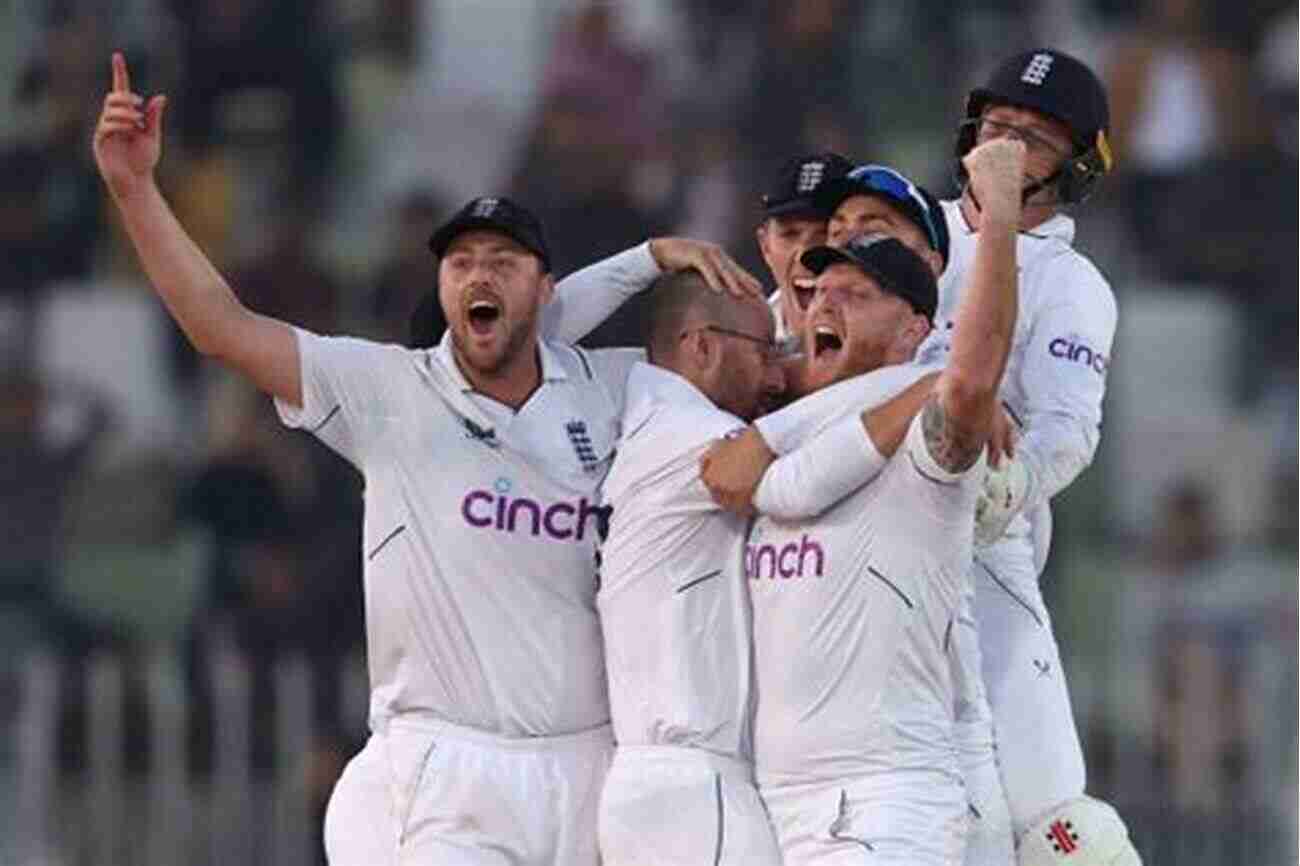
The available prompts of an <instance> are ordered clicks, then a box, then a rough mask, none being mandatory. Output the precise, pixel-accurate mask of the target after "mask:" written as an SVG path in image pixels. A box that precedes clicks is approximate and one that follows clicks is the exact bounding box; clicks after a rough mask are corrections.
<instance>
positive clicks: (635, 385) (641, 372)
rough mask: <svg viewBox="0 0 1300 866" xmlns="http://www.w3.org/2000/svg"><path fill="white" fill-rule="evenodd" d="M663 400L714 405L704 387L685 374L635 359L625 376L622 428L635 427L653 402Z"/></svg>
mask: <svg viewBox="0 0 1300 866" xmlns="http://www.w3.org/2000/svg"><path fill="white" fill-rule="evenodd" d="M664 403H671V404H673V405H678V406H681V405H691V404H694V405H697V406H704V407H707V408H709V409H716V408H717V407H716V406H715V405H714V404H713V401H712V400H710V399H709V398H708V397H706V396H705V395H704V392H703V391H701V390H700V389H699V388H697V387H695V386H694V385H692V384H691V383H690V381H689V380H687V379H686V378H685V377H683V376H680V375H678V374H677V373H674V372H673V371H672V370H665V369H664V368H663V367H656V366H655V365H654V364H650V363H647V362H646V361H637V362H636V363H635V364H633V365H632V371H631V372H630V373H628V377H627V409H626V411H625V412H624V420H625V424H624V426H623V429H624V430H632V429H634V428H636V427H637V426H638V425H639V424H640V423H641V422H642V421H644V420H645V419H646V418H647V417H648V416H649V415H650V413H651V412H653V411H654V409H655V407H656V406H659V405H662V404H664Z"/></svg>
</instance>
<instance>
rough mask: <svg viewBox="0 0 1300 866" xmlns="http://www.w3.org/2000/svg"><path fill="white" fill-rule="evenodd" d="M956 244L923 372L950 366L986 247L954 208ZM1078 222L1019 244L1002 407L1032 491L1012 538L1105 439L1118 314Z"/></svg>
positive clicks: (1060, 222) (947, 211) (948, 208)
mask: <svg viewBox="0 0 1300 866" xmlns="http://www.w3.org/2000/svg"><path fill="white" fill-rule="evenodd" d="M943 210H944V216H945V217H946V218H947V220H948V233H949V235H950V236H951V244H950V247H949V254H948V267H947V269H946V270H945V271H944V272H943V276H942V277H940V279H939V306H938V310H937V312H936V313H935V317H934V325H935V327H934V331H933V332H932V333H931V335H930V337H929V339H927V340H926V342H925V343H924V344H923V345H922V347H921V349H920V351H919V352H918V355H917V357H918V359H919V360H920V361H921V362H922V363H932V364H944V363H946V360H947V353H948V351H949V350H950V348H951V346H952V334H953V328H954V318H955V316H956V313H957V308H958V306H959V305H960V303H961V299H962V294H963V292H964V290H965V286H966V282H967V278H968V276H969V274H970V272H971V269H972V268H973V266H974V264H975V243H976V240H977V239H978V238H979V234H978V233H977V232H973V231H971V229H970V226H968V225H967V224H966V218H965V217H964V216H962V213H961V207H960V206H959V204H958V203H957V202H955V201H945V202H943ZM1073 240H1074V220H1072V219H1070V218H1069V217H1067V216H1064V215H1060V214H1058V215H1057V216H1054V217H1052V218H1051V219H1050V220H1048V221H1047V222H1045V223H1043V224H1042V225H1040V226H1038V227H1037V228H1035V229H1034V230H1033V231H1029V232H1021V233H1020V234H1019V236H1018V240H1017V243H1016V261H1017V262H1018V263H1019V267H1020V306H1019V313H1018V315H1017V319H1016V331H1015V336H1014V337H1013V341H1012V346H1011V354H1010V356H1008V358H1007V370H1006V374H1005V376H1004V377H1003V380H1002V398H1003V400H1004V401H1005V402H1006V404H1007V406H1008V407H1009V408H1010V409H1011V411H1012V412H1014V413H1015V416H1016V418H1017V420H1018V421H1019V422H1020V423H1021V425H1022V427H1023V430H1022V434H1021V439H1020V442H1019V444H1018V445H1017V448H1016V457H1017V459H1018V460H1020V461H1021V462H1023V463H1024V464H1025V467H1026V468H1027V469H1028V470H1029V474H1030V477H1031V479H1032V480H1031V489H1030V492H1029V494H1028V496H1027V498H1026V502H1025V506H1024V511H1023V512H1022V515H1021V516H1019V517H1017V518H1016V519H1015V520H1014V521H1012V523H1011V525H1010V526H1009V527H1008V529H1007V535H1008V536H1011V537H1013V538H1015V537H1023V536H1026V535H1028V533H1029V523H1028V521H1027V520H1026V516H1027V515H1030V514H1031V512H1033V510H1034V509H1035V508H1036V507H1038V506H1040V505H1044V504H1045V503H1046V502H1047V500H1048V499H1050V498H1051V497H1052V496H1055V495H1056V494H1057V493H1059V492H1060V491H1061V490H1063V489H1065V487H1067V486H1068V485H1069V484H1070V482H1072V481H1073V480H1074V479H1075V477H1077V476H1078V474H1079V473H1080V472H1082V471H1083V470H1084V468H1086V467H1087V466H1088V464H1089V463H1091V462H1092V458H1093V455H1094V454H1095V453H1096V450H1097V442H1098V440H1099V438H1100V435H1101V403H1102V397H1103V396H1104V395H1105V392H1106V368H1107V366H1108V365H1109V363H1110V353H1111V343H1112V341H1113V339H1114V336H1115V323H1116V318H1117V310H1116V307H1115V296H1114V294H1112V292H1111V290H1110V284H1109V283H1107V282H1106V278H1105V277H1103V276H1102V275H1101V273H1100V272H1098V270H1097V268H1096V267H1094V266H1093V264H1092V262H1090V261H1089V260H1088V259H1087V258H1086V257H1084V256H1083V255H1081V254H1079V253H1078V252H1077V251H1076V250H1075V249H1074V248H1073V247H1072V246H1071V243H1072V242H1073Z"/></svg>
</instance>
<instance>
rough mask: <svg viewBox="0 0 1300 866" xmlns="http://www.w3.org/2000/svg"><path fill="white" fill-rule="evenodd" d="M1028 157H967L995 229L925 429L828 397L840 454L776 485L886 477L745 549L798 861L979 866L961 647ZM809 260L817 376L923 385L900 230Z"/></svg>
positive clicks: (786, 846)
mask: <svg viewBox="0 0 1300 866" xmlns="http://www.w3.org/2000/svg"><path fill="white" fill-rule="evenodd" d="M1023 159H1024V147H1023V145H1021V144H1019V143H1018V142H1008V141H1000V142H995V143H993V145H992V146H990V147H982V148H979V149H977V150H976V151H974V152H972V153H971V154H970V155H969V156H968V159H967V163H968V166H969V168H970V171H971V177H972V183H973V184H974V185H975V186H976V187H977V189H978V190H979V192H980V194H981V197H982V198H983V200H985V202H986V208H987V209H988V213H989V223H988V232H987V233H986V234H985V235H984V236H983V237H981V239H980V251H979V254H978V260H977V265H976V270H975V271H974V273H973V274H972V277H971V280H972V284H971V286H970V287H969V293H968V297H967V302H966V304H965V305H964V306H963V308H962V309H961V311H960V313H959V317H960V319H959V322H958V326H957V336H956V339H955V345H954V351H953V355H952V357H951V359H950V360H949V363H948V365H947V367H946V368H945V369H944V370H943V371H942V372H941V373H939V374H938V377H937V379H936V380H935V381H934V382H933V385H932V393H931V386H930V384H929V383H917V386H918V387H923V390H922V391H921V392H920V394H921V395H922V396H923V397H924V400H923V405H924V408H923V409H922V410H921V412H920V414H919V416H917V417H913V413H914V412H915V410H916V408H917V406H918V405H921V404H919V403H913V404H912V406H911V407H910V411H909V410H907V409H903V410H900V409H899V407H898V404H897V401H892V402H891V403H889V404H885V405H884V406H877V407H876V408H873V409H869V410H868V411H866V412H863V413H862V415H861V417H858V410H859V408H860V407H861V403H858V404H857V405H856V406H854V405H853V404H852V403H851V402H850V401H847V400H845V399H844V398H843V396H841V395H839V394H832V395H831V399H829V400H820V401H818V399H817V398H819V397H821V396H822V395H821V394H815V395H813V397H812V398H809V399H810V400H812V401H813V402H814V403H815V404H816V409H817V411H820V412H823V414H824V413H825V409H826V408H827V407H829V408H830V409H831V410H832V411H831V412H830V413H829V416H826V415H825V414H824V420H825V422H826V424H827V425H828V426H827V427H826V429H825V431H824V432H823V433H822V437H829V438H826V439H825V441H827V442H828V443H829V445H830V447H829V448H828V449H827V451H826V452H825V454H826V456H825V458H824V459H822V460H820V461H817V460H814V461H813V462H812V464H811V465H809V464H808V463H806V462H803V463H800V462H796V463H794V464H793V465H794V466H795V467H797V468H798V471H796V472H793V473H791V472H785V471H783V470H785V469H786V468H787V467H789V466H790V465H792V464H791V462H790V461H791V460H792V459H793V458H796V457H798V455H791V456H788V457H784V458H782V459H781V460H778V461H777V462H776V463H775V464H773V465H772V467H771V468H770V469H769V471H768V473H767V474H766V475H765V476H764V482H763V483H764V484H765V485H766V484H768V483H769V479H768V476H772V477H773V478H781V477H790V478H795V479H803V483H808V481H809V479H812V480H813V482H814V483H817V484H820V483H823V482H822V479H826V480H831V481H833V480H835V479H836V477H837V476H842V475H852V474H857V473H858V471H859V470H860V468H861V467H862V466H863V465H867V466H870V465H872V464H876V473H877V477H876V478H875V480H874V481H873V482H872V483H871V484H869V485H867V486H865V487H860V488H858V489H856V490H855V491H853V492H851V493H849V494H848V495H847V496H846V497H845V498H843V499H842V500H841V501H840V502H839V503H838V504H837V505H835V506H834V507H833V508H832V509H830V510H829V511H827V512H826V513H825V514H823V515H822V516H821V517H820V518H817V519H815V520H792V521H784V520H779V519H774V518H771V517H768V516H765V515H762V514H760V516H759V517H758V518H757V520H756V523H755V526H754V530H753V531H752V532H751V537H750V544H749V546H748V548H747V551H746V572H747V574H748V576H749V578H750V580H749V583H750V590H751V597H752V600H753V605H754V645H755V670H756V674H757V677H756V688H757V693H758V703H757V712H756V717H755V762H756V771H757V778H758V782H759V786H760V791H761V793H762V795H763V798H764V800H765V802H766V803H767V805H768V809H769V811H770V813H771V815H772V819H773V822H774V825H775V828H776V831H777V837H778V840H779V841H780V844H781V848H782V854H783V857H784V859H785V862H786V863H787V864H812V863H839V862H843V863H850V862H853V863H856V862H863V858H864V855H867V856H868V857H869V859H870V860H871V862H880V863H908V864H929V863H935V864H940V863H941V864H958V863H960V862H961V858H962V853H963V847H964V842H965V836H966V820H967V818H966V816H967V809H968V805H967V801H966V796H965V792H964V790H963V786H962V782H961V775H960V772H959V769H958V763H957V758H956V754H955V746H954V739H953V736H954V734H953V708H954V701H955V692H954V686H953V682H952V673H951V670H952V667H951V662H950V659H949V655H948V654H949V652H950V646H949V641H950V635H951V633H952V630H953V626H954V620H955V618H956V616H957V613H958V609H959V603H960V597H961V592H962V585H963V583H964V582H965V580H966V575H967V573H968V569H969V557H970V548H971V541H972V534H973V524H974V508H975V500H976V496H977V494H978V492H979V489H980V486H981V484H982V464H981V463H980V457H981V455H982V453H983V451H984V447H985V443H986V441H987V438H988V434H989V431H990V430H991V428H992V424H993V420H994V415H995V413H996V412H997V411H998V405H997V388H998V385H999V382H1000V379H1001V375H1002V369H1003V365H1004V363H1005V359H1006V356H1007V353H1008V352H1009V350H1010V340H1011V334H1012V332H1013V330H1014V324H1015V316H1016V295H1015V282H1016V272H1015V243H1014V238H1015V226H1016V224H1017V221H1018V217H1019V210H1020V199H1019V190H1020V187H1021V177H1022V165H1023ZM803 258H804V263H805V264H806V265H807V267H808V268H809V269H810V270H811V271H812V272H813V273H814V274H816V275H817V281H816V294H815V296H814V300H813V303H812V305H811V306H810V308H809V310H808V315H807V323H806V325H805V332H804V344H805V365H806V367H807V370H806V373H805V376H804V380H803V381H804V382H805V383H807V384H808V385H809V386H810V387H812V388H814V389H818V388H826V387H827V386H831V385H833V384H834V383H837V382H840V383H843V384H845V385H850V384H856V383H853V382H852V379H853V377H861V374H864V373H868V372H870V371H879V373H878V374H877V376H878V377H879V376H880V375H886V376H891V377H897V376H898V375H899V374H900V373H901V374H902V375H907V376H911V377H912V378H913V379H914V380H915V379H920V378H921V377H922V376H923V374H924V371H923V370H921V369H920V368H918V367H916V366H915V365H911V364H909V363H908V362H910V361H911V359H912V357H913V355H914V353H915V350H916V349H917V347H918V346H919V345H920V344H921V342H922V341H923V340H924V339H925V338H926V337H927V336H928V333H929V329H930V317H931V316H932V315H933V313H934V309H935V305H936V303H937V288H936V286H935V281H934V275H933V273H932V272H931V270H930V268H929V267H928V266H927V265H926V264H925V262H924V261H922V259H921V258H920V257H918V256H917V255H916V254H915V253H913V252H912V251H911V250H909V249H908V248H907V247H906V246H905V245H904V244H902V243H901V242H900V241H898V240H896V239H894V238H890V237H887V236H884V235H868V236H865V237H860V238H855V239H853V240H851V241H850V242H849V243H848V244H847V245H846V246H844V247H842V248H831V247H819V248H816V249H814V250H811V251H809V252H807V253H805V254H804V256H803ZM886 368H892V369H886ZM862 378H870V377H862ZM801 402H802V401H801ZM799 406H800V404H799V403H796V404H794V405H793V406H791V407H788V408H787V409H786V410H784V411H783V413H781V414H786V413H789V412H791V411H794V410H797V409H798V408H799ZM846 415H847V416H848V417H847V418H845V416H846ZM835 422H840V423H835ZM846 425H847V426H846ZM819 438H821V437H819ZM706 470H707V459H706ZM787 486H789V485H787ZM763 496H764V493H763V488H762V486H760V498H762V497H763ZM777 498H778V499H780V498H781V497H779V496H778V497H777ZM765 507H767V506H766V505H765V504H760V510H762V509H763V508H765Z"/></svg>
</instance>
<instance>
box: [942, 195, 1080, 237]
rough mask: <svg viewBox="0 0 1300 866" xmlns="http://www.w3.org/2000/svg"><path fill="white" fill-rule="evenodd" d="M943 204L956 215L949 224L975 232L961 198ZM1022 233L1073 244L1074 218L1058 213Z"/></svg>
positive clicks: (965, 232)
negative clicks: (965, 212)
mask: <svg viewBox="0 0 1300 866" xmlns="http://www.w3.org/2000/svg"><path fill="white" fill-rule="evenodd" d="M943 206H944V207H945V208H948V209H950V211H951V212H952V213H953V214H954V216H955V219H953V220H949V222H948V224H949V226H952V225H956V226H957V227H958V228H960V229H961V231H962V233H963V234H967V235H973V234H975V231H974V230H973V229H972V228H971V227H970V224H969V223H967V222H966V215H965V214H964V213H962V212H961V199H952V200H949V201H945V202H944V203H943ZM1020 234H1021V235H1023V236H1025V237H1031V238H1037V239H1039V240H1045V239H1047V238H1052V239H1054V240H1059V241H1061V242H1062V243H1065V244H1072V243H1074V220H1073V219H1072V218H1070V217H1068V216H1066V215H1065V214H1063V213H1058V214H1056V215H1055V216H1053V217H1052V218H1051V219H1049V220H1048V221H1047V222H1045V223H1042V224H1040V225H1038V226H1035V227H1034V228H1032V229H1030V230H1029V231H1022V232H1020Z"/></svg>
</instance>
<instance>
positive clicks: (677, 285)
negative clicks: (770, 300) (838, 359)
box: [646, 271, 785, 420]
mask: <svg viewBox="0 0 1300 866" xmlns="http://www.w3.org/2000/svg"><path fill="white" fill-rule="evenodd" d="M647 295H648V296H649V299H650V308H649V314H648V315H647V317H646V324H647V328H648V332H647V334H646V350H647V352H648V353H649V356H650V361H651V363H653V364H656V365H658V366H660V367H663V368H664V369H666V370H671V371H672V372H674V373H676V374H678V375H679V376H681V377H682V378H684V379H686V380H687V381H689V382H690V383H691V384H693V385H695V387H696V388H698V389H699V390H700V391H701V392H702V393H703V394H704V395H705V396H707V397H708V398H709V399H710V400H712V401H713V403H714V404H715V405H716V406H718V407H719V408H721V409H724V410H726V411H728V412H731V413H732V414H734V415H736V416H738V417H740V418H744V419H747V420H748V419H752V418H754V417H755V416H756V415H757V414H758V413H759V412H760V411H761V410H762V408H763V407H764V406H766V405H768V404H769V403H770V402H771V401H772V398H773V397H774V396H776V395H777V394H779V393H780V392H781V391H782V390H783V389H784V384H785V380H784V374H783V372H782V370H781V367H780V365H779V364H777V363H776V362H775V359H774V354H773V352H772V338H773V334H774V330H775V327H774V322H773V320H772V311H771V310H769V309H768V307H767V304H765V303H763V301H762V300H761V299H760V298H744V299H741V298H735V297H732V296H730V295H725V294H722V293H720V292H715V291H713V290H712V289H710V288H709V287H708V285H707V284H706V283H705V282H704V279H703V278H702V277H701V276H700V275H699V274H698V273H696V272H695V271H677V272H674V273H671V274H665V275H663V276H661V277H660V278H659V279H657V280H655V282H654V284H653V285H652V286H651V288H650V291H649V292H647Z"/></svg>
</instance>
